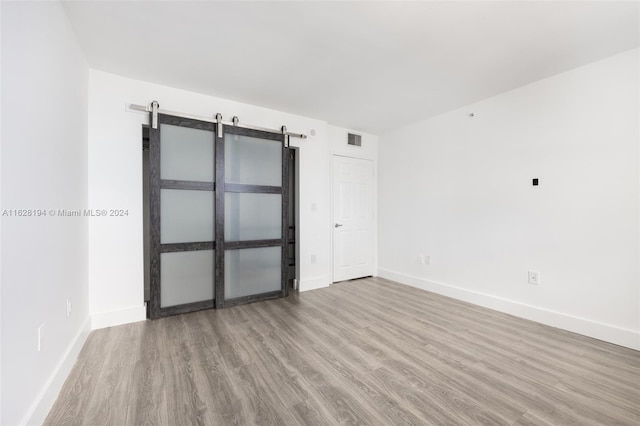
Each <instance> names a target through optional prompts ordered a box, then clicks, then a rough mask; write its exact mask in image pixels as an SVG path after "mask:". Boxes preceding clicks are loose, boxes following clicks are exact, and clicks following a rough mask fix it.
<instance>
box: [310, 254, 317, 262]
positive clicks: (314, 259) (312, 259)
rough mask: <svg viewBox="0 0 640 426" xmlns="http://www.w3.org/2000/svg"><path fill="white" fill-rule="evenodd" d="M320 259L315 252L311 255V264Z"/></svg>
mask: <svg viewBox="0 0 640 426" xmlns="http://www.w3.org/2000/svg"><path fill="white" fill-rule="evenodd" d="M317 261H318V258H317V256H316V255H315V254H312V255H311V264H315V263H316V262H317Z"/></svg>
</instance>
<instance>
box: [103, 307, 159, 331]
mask: <svg viewBox="0 0 640 426" xmlns="http://www.w3.org/2000/svg"><path fill="white" fill-rule="evenodd" d="M146 319H147V309H146V307H145V306H144V305H142V306H135V307H133V308H127V309H121V310H119V311H111V312H99V313H96V314H92V315H91V329H92V330H97V329H99V328H107V327H113V326H116V325H122V324H129V323H132V322H138V321H144V320H146Z"/></svg>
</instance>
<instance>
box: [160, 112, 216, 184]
mask: <svg viewBox="0 0 640 426" xmlns="http://www.w3.org/2000/svg"><path fill="white" fill-rule="evenodd" d="M214 151H215V144H214V133H213V132H210V131H208V130H200V129H191V128H188V127H180V126H172V125H170V124H161V125H160V178H161V179H169V180H188V181H199V182H213V181H214V170H215V169H214V168H215V162H214Z"/></svg>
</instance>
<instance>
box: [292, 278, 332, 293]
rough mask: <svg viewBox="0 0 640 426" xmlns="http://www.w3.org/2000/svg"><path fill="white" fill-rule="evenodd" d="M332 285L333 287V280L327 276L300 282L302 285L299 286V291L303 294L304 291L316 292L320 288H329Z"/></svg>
mask: <svg viewBox="0 0 640 426" xmlns="http://www.w3.org/2000/svg"><path fill="white" fill-rule="evenodd" d="M330 285H331V279H330V278H329V277H328V276H326V275H325V276H323V277H315V278H309V279H306V280H300V283H299V284H298V291H300V292H303V291H309V290H316V289H319V288H325V287H329V286H330Z"/></svg>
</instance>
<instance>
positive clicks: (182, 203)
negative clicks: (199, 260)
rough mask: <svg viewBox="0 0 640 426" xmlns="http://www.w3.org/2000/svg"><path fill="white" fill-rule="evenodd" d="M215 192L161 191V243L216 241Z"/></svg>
mask: <svg viewBox="0 0 640 426" xmlns="http://www.w3.org/2000/svg"><path fill="white" fill-rule="evenodd" d="M214 194H215V193H214V192H213V191H192V190H184V189H161V190H160V242H161V243H162V244H168V243H195V242H202V241H213V240H214V233H213V222H214V217H213V214H214V202H215V200H214Z"/></svg>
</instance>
